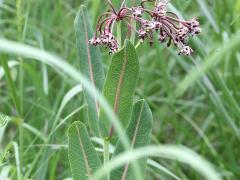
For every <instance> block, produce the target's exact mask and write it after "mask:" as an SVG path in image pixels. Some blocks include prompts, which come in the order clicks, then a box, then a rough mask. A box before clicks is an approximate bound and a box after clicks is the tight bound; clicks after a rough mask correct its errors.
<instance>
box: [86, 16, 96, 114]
mask: <svg viewBox="0 0 240 180" xmlns="http://www.w3.org/2000/svg"><path fill="white" fill-rule="evenodd" d="M82 16H83V24H84V25H83V27H84V31H85V36H86V47H87V59H88V67H89V72H90V79H91V82H92V84H93V86H94V87H96V83H95V80H94V75H93V66H92V58H91V53H90V49H89V45H88V41H89V39H88V32H87V23H86V17H85V15H84V13H83V12H82ZM94 103H95V106H96V111H97V113H98V115H99V104H98V101H97V100H96V96H94Z"/></svg>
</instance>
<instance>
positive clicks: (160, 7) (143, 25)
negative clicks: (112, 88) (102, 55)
mask: <svg viewBox="0 0 240 180" xmlns="http://www.w3.org/2000/svg"><path fill="white" fill-rule="evenodd" d="M108 2H109V4H110V6H111V10H108V11H107V12H106V13H104V14H102V15H101V16H100V18H99V19H98V22H97V28H96V32H95V36H94V37H93V39H91V40H90V41H89V43H90V44H92V45H101V46H105V47H107V48H109V49H110V53H115V52H117V51H118V49H119V43H118V42H117V39H116V38H115V36H114V34H113V31H114V27H115V24H116V23H117V22H118V21H123V22H125V23H126V24H127V25H128V27H129V28H130V29H131V30H133V31H135V32H136V33H137V34H138V36H139V39H140V40H141V41H142V42H143V41H145V40H148V41H149V43H150V46H152V45H153V43H154V34H158V40H159V42H160V43H165V42H166V41H168V43H167V46H170V45H171V44H172V43H173V44H174V45H175V46H176V47H178V48H180V52H179V54H182V55H186V56H189V55H191V54H192V53H193V50H192V48H191V47H189V46H188V45H187V40H188V38H189V37H191V36H195V35H198V34H200V33H201V28H200V24H199V22H198V20H197V19H196V18H193V19H190V20H188V21H183V20H180V19H179V18H178V16H177V15H176V14H175V13H173V12H170V11H167V5H168V1H167V0H156V1H155V3H154V2H152V1H150V0H144V1H142V3H141V5H140V6H137V7H131V8H128V7H126V6H125V5H124V3H123V4H122V7H121V8H120V10H119V11H118V12H117V11H116V10H115V9H114V7H113V5H112V3H111V1H110V0H108ZM147 3H154V4H153V5H154V6H153V8H152V9H148V8H146V7H145V5H146V4H147ZM146 17H148V18H146ZM133 21H135V22H136V23H138V24H139V26H137V27H139V29H138V30H136V29H135V28H134V27H133V25H132V22H133Z"/></svg>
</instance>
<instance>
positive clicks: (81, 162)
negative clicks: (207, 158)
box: [68, 121, 101, 180]
mask: <svg viewBox="0 0 240 180" xmlns="http://www.w3.org/2000/svg"><path fill="white" fill-rule="evenodd" d="M68 146H69V147H68V148H69V149H68V156H69V161H70V166H71V171H72V176H73V179H74V180H85V179H86V180H87V179H90V178H91V177H92V174H93V173H94V172H95V171H96V170H97V169H98V168H99V167H100V166H101V161H100V159H99V157H98V154H97V152H96V151H95V149H94V146H93V145H92V143H91V140H90V138H89V135H88V132H87V128H86V127H85V125H84V124H83V123H81V122H79V121H78V122H74V123H73V124H72V125H71V126H70V128H69V129H68Z"/></svg>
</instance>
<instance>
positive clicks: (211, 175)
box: [93, 145, 222, 180]
mask: <svg viewBox="0 0 240 180" xmlns="http://www.w3.org/2000/svg"><path fill="white" fill-rule="evenodd" d="M148 156H156V157H161V158H166V159H172V160H177V161H179V162H183V163H186V164H188V165H190V166H191V167H192V168H193V169H195V170H196V171H197V172H198V173H200V174H201V175H202V176H203V177H204V179H207V180H221V179H222V178H221V176H220V175H219V174H218V173H217V172H216V171H215V169H214V167H213V166H212V164H210V163H209V162H208V161H206V160H205V159H203V158H202V157H201V156H199V155H198V154H196V153H195V152H194V151H192V150H190V149H188V148H186V147H182V146H173V145H160V146H148V147H143V148H138V149H135V150H129V151H127V152H125V153H123V154H120V155H118V156H117V157H115V158H113V159H112V160H111V161H110V162H109V163H108V164H107V165H106V166H105V167H102V168H100V169H99V170H98V171H97V172H96V173H95V174H94V176H93V179H94V180H98V179H100V178H101V177H103V176H104V175H105V174H106V173H107V169H110V170H114V169H116V168H118V167H121V166H122V165H124V164H125V163H126V161H129V162H132V161H135V160H137V159H140V158H143V157H148Z"/></svg>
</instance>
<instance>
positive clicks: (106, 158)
mask: <svg viewBox="0 0 240 180" xmlns="http://www.w3.org/2000/svg"><path fill="white" fill-rule="evenodd" d="M103 150H104V166H105V165H106V164H107V163H108V162H109V140H108V139H104V146H103ZM106 179H107V180H110V172H109V170H108V173H107V178H106Z"/></svg>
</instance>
